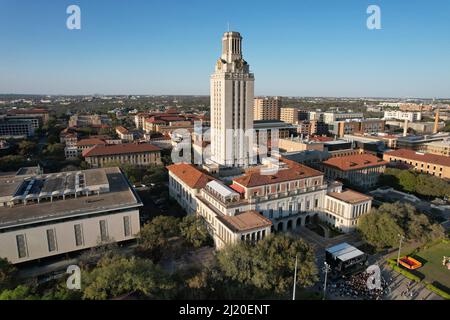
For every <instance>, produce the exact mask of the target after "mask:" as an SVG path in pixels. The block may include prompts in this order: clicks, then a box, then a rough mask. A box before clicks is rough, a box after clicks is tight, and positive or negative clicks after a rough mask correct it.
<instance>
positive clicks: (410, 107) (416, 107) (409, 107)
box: [399, 103, 433, 112]
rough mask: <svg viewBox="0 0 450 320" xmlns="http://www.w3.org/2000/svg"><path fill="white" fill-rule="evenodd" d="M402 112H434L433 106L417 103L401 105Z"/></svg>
mask: <svg viewBox="0 0 450 320" xmlns="http://www.w3.org/2000/svg"><path fill="white" fill-rule="evenodd" d="M399 110H400V111H412V112H423V111H432V110H433V106H432V105H423V104H416V103H401V104H400V105H399Z"/></svg>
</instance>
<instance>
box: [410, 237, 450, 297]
mask: <svg viewBox="0 0 450 320" xmlns="http://www.w3.org/2000/svg"><path fill="white" fill-rule="evenodd" d="M412 256H413V257H414V258H416V259H418V260H419V261H421V262H422V263H423V267H421V268H419V269H417V271H418V272H420V273H422V274H423V275H424V276H425V280H426V281H427V282H430V283H433V282H434V281H436V282H438V283H440V284H441V285H443V286H445V287H446V288H447V290H445V291H450V270H448V269H447V267H445V266H443V265H442V258H443V256H447V257H448V256H450V242H447V243H444V242H440V243H437V244H435V245H433V246H432V247H430V248H428V249H423V250H420V251H419V252H417V253H416V254H414V255H412Z"/></svg>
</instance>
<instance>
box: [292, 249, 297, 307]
mask: <svg viewBox="0 0 450 320" xmlns="http://www.w3.org/2000/svg"><path fill="white" fill-rule="evenodd" d="M297 260H298V254H297V255H296V256H295V271H294V289H293V290H292V300H295V287H296V285H297Z"/></svg>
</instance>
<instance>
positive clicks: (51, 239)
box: [47, 229, 56, 252]
mask: <svg viewBox="0 0 450 320" xmlns="http://www.w3.org/2000/svg"><path fill="white" fill-rule="evenodd" d="M47 244H48V251H49V252H52V251H55V250H56V235H55V229H47Z"/></svg>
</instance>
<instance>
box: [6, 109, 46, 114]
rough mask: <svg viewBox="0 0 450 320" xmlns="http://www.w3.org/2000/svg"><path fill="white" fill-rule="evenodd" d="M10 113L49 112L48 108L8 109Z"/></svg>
mask: <svg viewBox="0 0 450 320" xmlns="http://www.w3.org/2000/svg"><path fill="white" fill-rule="evenodd" d="M7 113H9V114H40V113H48V110H46V109H11V110H8V112H7Z"/></svg>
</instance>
